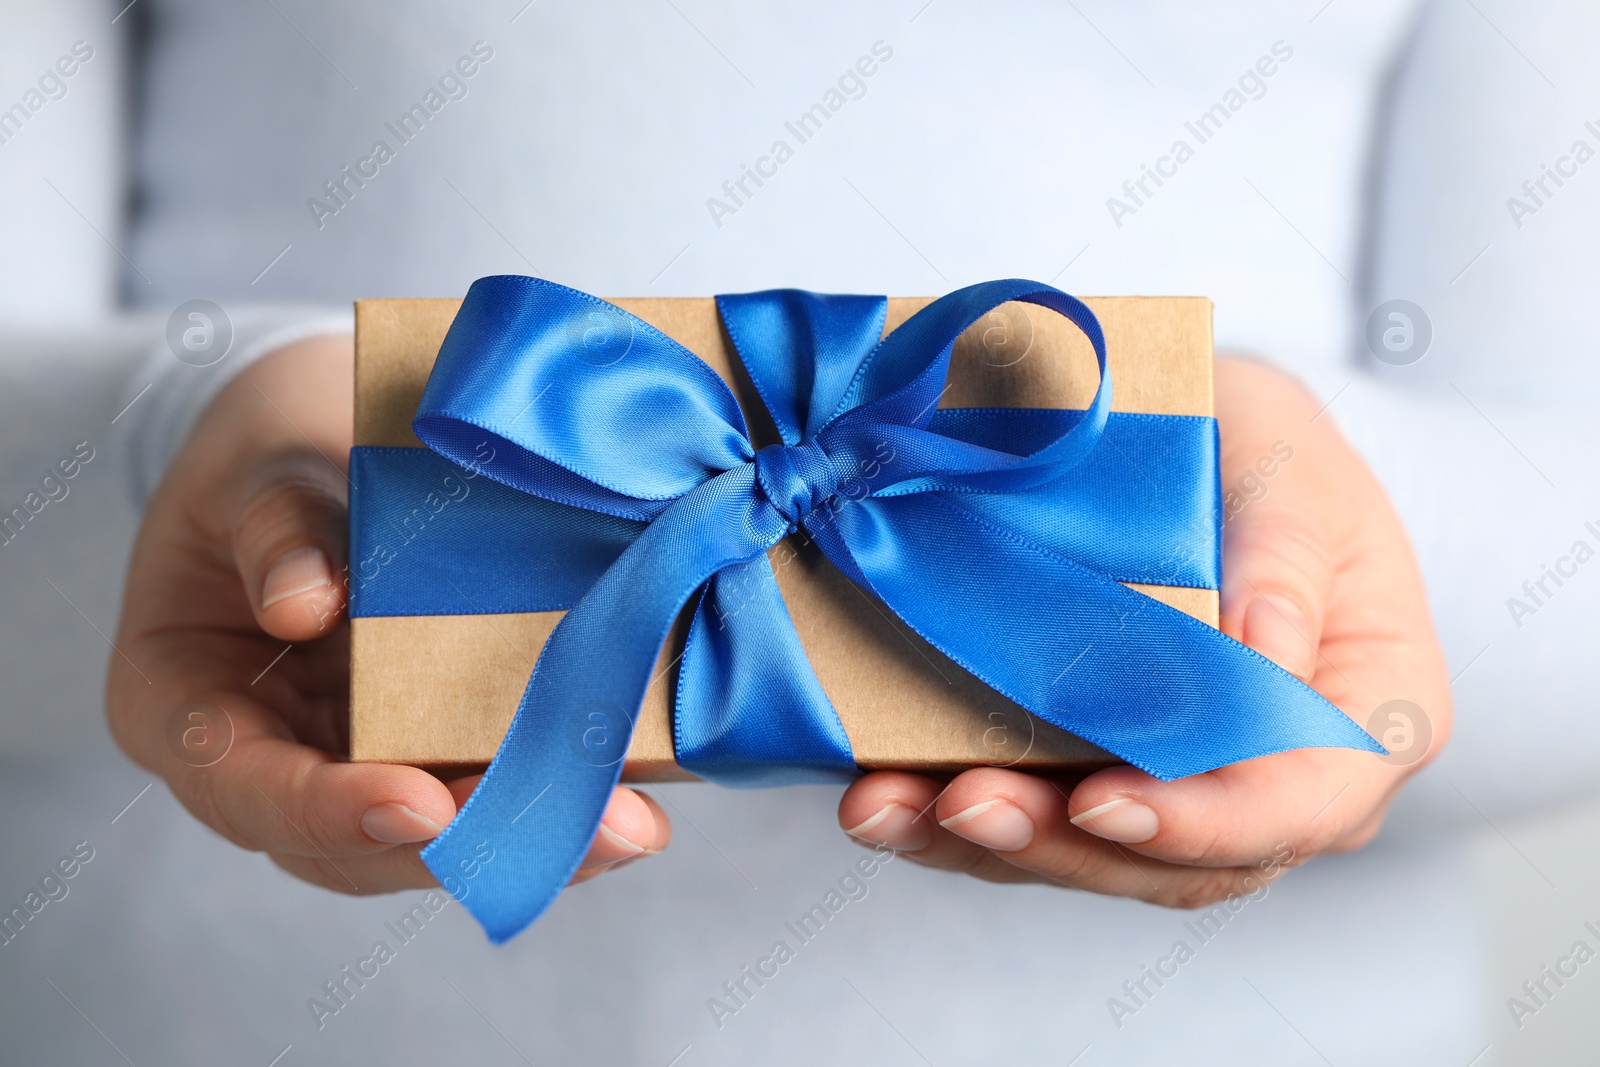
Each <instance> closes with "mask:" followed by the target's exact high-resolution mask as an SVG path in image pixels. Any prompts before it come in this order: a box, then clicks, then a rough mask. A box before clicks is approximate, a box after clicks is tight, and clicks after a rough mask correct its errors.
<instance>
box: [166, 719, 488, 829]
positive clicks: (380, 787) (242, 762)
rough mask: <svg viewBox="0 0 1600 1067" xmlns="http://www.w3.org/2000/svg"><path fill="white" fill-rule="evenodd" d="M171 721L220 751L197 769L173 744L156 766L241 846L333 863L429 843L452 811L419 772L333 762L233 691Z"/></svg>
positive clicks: (186, 801)
mask: <svg viewBox="0 0 1600 1067" xmlns="http://www.w3.org/2000/svg"><path fill="white" fill-rule="evenodd" d="M196 716H199V718H196ZM175 719H176V721H177V723H179V724H182V723H184V722H186V721H191V720H192V721H195V722H198V723H203V724H205V726H206V727H207V728H208V729H211V730H214V731H216V732H217V734H218V735H219V737H220V738H221V739H220V740H219V741H218V742H217V744H218V747H219V748H220V751H212V752H207V753H206V756H205V759H204V761H203V763H204V765H197V764H198V763H200V762H202V761H198V760H191V759H188V758H185V755H184V753H185V750H184V748H183V747H182V746H181V745H178V744H173V745H170V746H168V749H167V750H166V751H164V752H163V755H162V758H161V759H160V763H159V765H158V766H157V768H156V769H157V770H158V772H159V773H161V774H162V776H163V777H165V778H166V779H167V782H168V784H169V785H170V786H171V787H172V791H173V793H174V794H175V795H176V796H177V797H178V799H179V800H180V801H181V802H182V803H183V805H184V806H185V807H186V808H188V809H189V811H190V812H191V813H193V814H194V815H195V817H196V818H198V819H200V820H201V821H202V822H204V823H205V824H206V825H208V826H210V827H211V828H212V829H214V830H216V831H217V832H218V833H220V834H222V835H223V836H224V837H226V838H228V839H229V840H230V841H233V842H234V843H235V844H237V845H240V846H241V847H244V848H250V849H259V850H264V851H268V852H274V853H287V854H291V855H300V856H312V857H318V858H323V859H327V858H334V859H337V858H338V857H341V856H352V855H363V854H371V853H376V852H381V851H384V850H385V849H388V848H390V847H391V846H393V845H395V844H407V843H413V842H418V841H425V840H429V839H431V838H433V837H435V836H437V835H438V834H439V832H440V831H441V830H443V829H444V827H445V825H446V824H448V823H449V822H450V820H451V819H452V818H453V817H454V816H455V811H456V807H455V802H454V801H453V800H452V798H451V795H450V790H449V789H448V788H447V787H446V786H445V784H444V783H443V782H441V781H439V779H437V778H435V777H434V776H433V775H431V774H429V773H427V772H426V771H423V770H419V769H417V768H415V767H401V766H395V765H391V764H381V763H341V762H338V761H336V760H334V759H333V758H332V757H331V756H329V755H328V754H327V753H326V752H323V751H321V750H319V749H314V748H310V747H308V746H306V745H302V744H298V743H296V742H295V741H294V740H293V738H292V737H290V736H289V731H288V729H287V727H285V726H284V725H283V722H282V720H281V719H279V718H278V717H277V716H276V715H274V714H272V713H271V712H270V711H269V710H267V709H266V708H265V707H263V706H262V705H261V704H259V703H257V702H255V701H254V700H251V699H250V698H248V697H245V696H243V695H241V694H237V693H227V692H215V693H210V694H207V695H206V696H204V697H201V698H199V699H197V700H195V701H191V702H190V703H189V704H186V705H185V706H184V707H182V708H180V709H179V710H178V713H177V715H176V716H175Z"/></svg>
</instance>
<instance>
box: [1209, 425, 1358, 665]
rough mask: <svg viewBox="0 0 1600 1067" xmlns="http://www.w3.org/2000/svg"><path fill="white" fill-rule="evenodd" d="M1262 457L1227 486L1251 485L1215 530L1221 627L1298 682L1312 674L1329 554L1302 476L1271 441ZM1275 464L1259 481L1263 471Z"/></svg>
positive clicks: (1317, 508)
mask: <svg viewBox="0 0 1600 1067" xmlns="http://www.w3.org/2000/svg"><path fill="white" fill-rule="evenodd" d="M1274 447H1276V448H1277V450H1278V454H1277V455H1276V456H1274V455H1273V454H1272V452H1271V451H1270V450H1269V451H1267V452H1266V453H1264V455H1265V456H1266V457H1267V458H1266V459H1264V460H1261V459H1255V458H1254V457H1252V463H1251V465H1250V467H1249V468H1247V469H1245V470H1244V471H1243V473H1236V474H1235V475H1234V477H1233V478H1232V479H1230V480H1229V482H1228V483H1227V484H1230V485H1232V484H1234V483H1238V484H1240V485H1245V486H1251V487H1254V486H1259V487H1262V488H1261V489H1259V490H1257V489H1254V488H1250V489H1247V490H1245V491H1247V492H1257V491H1259V492H1261V495H1260V496H1258V497H1257V498H1256V499H1253V500H1251V499H1246V500H1245V502H1244V503H1243V505H1242V506H1240V507H1239V508H1238V510H1237V511H1235V512H1234V513H1233V514H1232V516H1231V517H1230V518H1229V520H1228V522H1227V525H1226V527H1225V528H1224V533H1223V542H1222V544H1223V567H1222V573H1223V581H1222V629H1223V630H1224V631H1225V632H1226V633H1227V634H1228V635H1229V636H1231V637H1234V638H1236V639H1238V640H1239V641H1242V642H1243V643H1244V644H1246V645H1249V646H1250V647H1251V648H1253V649H1255V650H1256V651H1257V652H1259V653H1261V654H1262V655H1263V656H1265V657H1267V658H1268V659H1270V660H1271V661H1272V662H1274V663H1276V664H1277V665H1278V666H1280V667H1282V668H1283V669H1284V670H1286V671H1288V672H1289V673H1290V674H1293V675H1295V676H1296V677H1298V678H1300V679H1301V680H1303V681H1310V680H1311V677H1312V675H1314V674H1315V673H1316V666H1317V649H1318V646H1319V644H1320V643H1321V640H1322V624H1323V619H1324V617H1325V615H1326V612H1327V602H1328V596H1329V591H1330V589H1331V588H1332V585H1333V552H1332V549H1331V547H1330V546H1329V544H1328V539H1327V537H1326V535H1325V532H1324V531H1325V525H1326V524H1325V523H1323V522H1321V521H1320V520H1319V518H1318V516H1319V515H1320V514H1321V513H1322V511H1323V510H1324V508H1323V506H1322V505H1321V502H1319V501H1318V500H1317V499H1315V497H1314V496H1312V495H1311V492H1312V491H1313V487H1309V486H1306V485H1304V484H1302V482H1303V478H1302V477H1297V475H1300V476H1303V475H1305V474H1309V473H1310V471H1309V470H1306V469H1305V467H1306V466H1307V465H1304V464H1303V465H1302V469H1301V470H1296V469H1294V468H1293V464H1292V462H1289V461H1288V460H1285V458H1284V457H1285V454H1287V456H1288V459H1289V460H1292V457H1293V450H1292V448H1288V447H1287V446H1285V445H1284V443H1283V442H1281V441H1280V442H1277V444H1276V445H1275V446H1274ZM1274 466H1275V467H1277V468H1278V470H1277V471H1276V472H1275V473H1276V474H1277V478H1276V479H1273V480H1271V481H1268V480H1265V479H1266V477H1267V476H1266V475H1264V474H1263V469H1264V468H1265V469H1270V468H1272V467H1274Z"/></svg>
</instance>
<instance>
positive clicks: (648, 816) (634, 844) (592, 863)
mask: <svg viewBox="0 0 1600 1067" xmlns="http://www.w3.org/2000/svg"><path fill="white" fill-rule="evenodd" d="M671 841H672V822H671V820H669V819H668V818H667V813H666V812H665V811H663V810H662V809H661V806H660V805H659V804H657V803H656V802H655V799H654V798H653V797H651V796H649V795H648V794H645V793H640V792H636V791H635V790H632V789H628V788H625V787H618V788H617V790H616V791H615V792H613V793H612V794H611V800H610V802H609V803H608V804H607V805H606V811H605V814H604V815H603V816H601V818H600V827H599V829H598V830H596V831H595V835H594V841H593V842H592V843H591V844H590V846H589V852H588V854H587V855H586V856H584V858H583V864H582V866H580V867H579V868H578V871H577V873H576V874H574V875H573V877H572V881H573V883H574V884H576V883H578V882H586V881H588V880H589V879H590V878H593V877H594V876H595V875H598V874H601V873H603V872H605V871H607V870H611V869H614V868H616V867H619V866H621V865H623V864H625V863H630V862H632V861H633V860H638V859H648V858H649V857H651V856H654V855H657V854H659V853H660V852H661V850H662V849H664V848H666V847H667V845H668V844H669V843H670V842H671Z"/></svg>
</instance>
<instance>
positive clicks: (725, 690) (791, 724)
mask: <svg viewBox="0 0 1600 1067" xmlns="http://www.w3.org/2000/svg"><path fill="white" fill-rule="evenodd" d="M673 740H674V744H675V747H676V749H677V759H678V764H679V766H681V767H683V768H684V769H686V770H689V771H692V772H693V773H695V774H697V775H699V776H700V777H702V778H705V779H708V780H709V781H713V782H716V783H717V784H718V785H722V786H733V787H739V788H755V787H762V786H774V785H800V784H806V783H818V782H843V781H849V780H850V779H852V778H854V777H855V776H856V775H857V774H858V773H860V772H859V771H858V770H857V769H856V762H855V756H854V754H853V753H852V751H851V748H850V739H849V738H848V737H846V736H845V732H844V724H843V723H841V722H840V721H839V713H838V712H837V711H835V710H834V707H833V703H832V702H831V701H829V699H828V694H827V693H825V692H823V689H822V683H821V682H819V681H818V680H817V675H816V672H815V671H813V670H812V669H811V662H810V660H808V659H807V658H806V652H805V649H804V648H803V647H801V645H800V635H799V634H797V633H796V632H795V628H794V621H793V619H791V618H790V616H789V611H788V609H787V608H786V607H785V606H784V603H783V594H782V593H780V592H779V591H778V582H777V579H776V577H775V576H774V575H773V573H772V564H771V563H770V562H769V561H768V559H767V558H766V557H765V556H763V557H760V558H757V559H753V560H750V561H749V562H748V563H739V564H735V565H734V566H731V567H727V568H725V569H724V570H722V571H719V572H718V573H717V574H716V575H715V576H714V577H713V578H712V579H711V581H709V582H708V583H706V588H705V591H704V592H703V593H702V594H701V599H700V603H699V605H698V607H697V609H696V611H695V615H694V619H693V621H692V622H691V624H690V628H689V637H688V640H687V642H686V643H685V644H684V650H683V663H682V665H681V666H680V667H679V668H678V701H677V713H676V715H675V716H674V717H673Z"/></svg>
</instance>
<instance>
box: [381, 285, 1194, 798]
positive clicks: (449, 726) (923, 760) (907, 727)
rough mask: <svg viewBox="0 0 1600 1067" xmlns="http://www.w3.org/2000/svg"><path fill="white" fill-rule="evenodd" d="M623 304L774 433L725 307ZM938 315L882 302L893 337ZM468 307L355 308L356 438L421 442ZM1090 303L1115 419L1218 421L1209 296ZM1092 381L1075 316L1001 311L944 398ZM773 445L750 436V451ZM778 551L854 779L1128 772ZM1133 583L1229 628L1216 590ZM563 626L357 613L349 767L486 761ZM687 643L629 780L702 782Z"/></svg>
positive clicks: (1039, 404) (654, 696) (803, 549)
mask: <svg viewBox="0 0 1600 1067" xmlns="http://www.w3.org/2000/svg"><path fill="white" fill-rule="evenodd" d="M613 302H614V303H615V304H617V305H618V306H619V307H621V308H623V309H624V310H625V311H628V312H631V313H632V314H634V315H637V316H638V317H639V318H641V319H643V320H644V321H646V322H648V323H650V324H651V325H653V326H655V327H656V328H657V329H659V330H661V331H662V332H663V333H665V334H666V335H667V336H669V337H671V338H672V339H673V340H675V341H677V342H679V343H680V344H682V345H684V346H685V347H687V348H688V349H690V350H691V351H693V352H694V353H696V354H697V355H699V356H700V357H701V358H702V359H704V360H705V361H706V363H707V364H709V365H710V366H711V367H712V368H713V369H714V370H715V371H716V372H717V373H718V374H719V375H721V376H722V378H723V379H724V380H725V381H727V382H728V383H729V384H730V386H731V387H732V389H733V391H734V394H735V395H736V396H737V397H738V398H739V401H740V404H741V406H742V407H743V409H744V411H745V414H746V417H747V420H748V421H749V423H750V425H751V426H752V427H757V428H758V429H756V431H755V432H756V433H757V434H760V432H761V431H760V429H759V427H761V426H763V425H766V424H767V422H766V420H765V419H764V418H763V417H761V413H760V412H759V405H758V403H756V404H753V403H752V401H753V400H754V397H753V394H752V391H751V389H750V384H749V381H748V379H747V378H745V377H744V376H743V374H742V373H741V372H740V371H738V370H736V369H735V368H736V365H737V363H736V359H735V357H734V355H733V351H732V346H731V344H730V342H729V340H728V337H727V335H726V333H725V331H724V329H723V327H722V323H721V321H720V319H719V317H718V314H717V309H716V304H715V301H714V300H712V299H710V298H703V299H701V298H694V299H670V298H644V299H619V300H615V301H613ZM929 302H930V299H928V298H893V299H890V300H889V305H888V318H887V322H886V323H885V327H884V330H885V333H888V332H889V331H892V330H894V329H895V328H896V327H897V326H899V325H900V324H901V323H902V322H904V321H905V320H906V319H908V318H910V317H911V315H912V314H914V313H915V312H916V311H917V310H919V309H920V308H922V307H923V306H924V305H926V304H928V303H929ZM460 303H461V302H460V301H459V300H415V299H408V300H363V301H358V302H357V304H356V371H355V375H356V381H355V398H356V399H355V444H357V445H386V446H400V447H409V448H420V447H422V443H421V441H419V440H418V439H417V437H416V436H415V435H414V434H413V433H412V430H411V421H412V418H413V416H414V415H415V414H416V410H417V405H418V402H419V401H420V400H421V398H422V392H423V388H424V386H425V385H426V383H427V379H428V374H429V371H430V369H431V368H432V366H433V362H434V359H435V357H436V355H437V354H438V351H439V346H440V344H441V342H442V341H443V340H444V336H445V333H446V331H447V330H448V329H449V327H450V323H451V320H452V319H453V318H454V316H455V313H456V310H457V308H458V307H459V306H460ZM1085 303H1087V304H1088V305H1089V307H1090V308H1091V309H1092V310H1093V312H1094V313H1095V315H1096V316H1097V317H1098V318H1099V320H1100V323H1101V325H1102V327H1103V328H1104V331H1105V337H1106V347H1107V353H1108V365H1109V367H1110V371H1111V377H1112V381H1113V383H1114V390H1113V400H1114V402H1113V410H1116V411H1125V412H1145V413H1150V414H1162V415H1202V416H1209V415H1212V414H1213V393H1212V385H1213V373H1212V370H1213V368H1212V342H1211V302H1210V301H1209V300H1206V299H1204V298H1199V297H1101V298H1087V299H1086V300H1085ZM1097 380H1098V371H1097V368H1096V365H1095V359H1094V354H1093V351H1092V349H1091V348H1090V345H1089V342H1088V341H1087V339H1086V338H1085V337H1084V336H1083V335H1082V334H1081V333H1080V332H1079V331H1078V330H1077V329H1076V328H1075V327H1074V326H1073V325H1072V324H1071V323H1070V322H1068V321H1067V320H1066V319H1064V318H1061V317H1060V316H1058V315H1055V314H1053V313H1050V312H1048V311H1046V310H1044V309H1043V308H1039V307H1036V306H1033V305H1025V304H1006V305H1002V306H1001V307H1000V308H998V309H996V310H995V311H993V312H991V313H990V314H989V315H987V316H985V317H984V319H983V320H981V321H980V322H978V323H977V324H976V325H974V326H973V327H972V328H971V329H969V330H968V331H967V333H966V334H965V335H963V337H962V338H961V340H960V341H958V342H957V344H956V346H955V352H954V355H953V357H952V360H951V370H950V380H949V389H948V390H947V392H946V393H945V394H944V397H943V399H942V400H941V402H940V403H941V406H942V407H956V408H960V407H1036V408H1083V407H1085V406H1087V404H1088V403H1089V401H1090V400H1091V398H1092V397H1093V394H1094V390H1095V386H1096V383H1097ZM767 443H770V442H769V440H760V439H758V440H757V441H756V444H757V445H758V446H759V445H762V444H767ZM465 473H470V472H465ZM1201 476H1202V475H1201V474H1200V473H1199V472H1197V473H1196V477H1197V478H1198V477H1201ZM421 536H426V534H425V533H423V534H422V535H421ZM1207 550H1208V551H1212V550H1214V548H1213V547H1211V546H1207ZM769 557H770V559H771V561H772V565H773V569H774V571H775V573H776V575H777V580H778V586H779V589H780V590H781V592H782V596H783V600H784V602H785V603H786V605H787V606H788V609H789V613H790V615H791V616H792V617H793V619H794V623H795V627H796V629H797V631H798V633H799V635H800V639H801V643H802V644H803V645H804V648H805V651H806V654H807V655H808V657H809V659H810V662H811V665H812V667H813V669H814V670H815V672H816V675H817V678H818V679H819V681H820V682H821V683H822V686H823V689H824V690H825V691H826V692H827V694H828V697H829V698H830V700H831V701H832V703H833V705H834V707H835V708H836V709H837V710H838V713H839V717H840V719H841V720H842V722H843V724H844V727H845V731H846V733H847V734H848V735H849V738H850V743H851V746H852V748H853V749H854V752H855V757H856V761H857V763H858V764H859V765H860V766H861V767H863V768H867V769H886V768H898V769H905V770H915V771H923V772H929V773H952V772H956V771H960V770H962V769H965V768H969V767H973V766H979V765H1007V766H1016V767H1019V768H1025V769H1028V770H1032V771H1042V772H1047V773H1052V774H1063V775H1071V774H1075V773H1083V772H1087V771H1089V770H1092V769H1094V768H1097V767H1102V766H1105V765H1107V764H1111V763H1116V762H1118V761H1117V759H1116V758H1115V757H1114V756H1112V755H1110V754H1109V753H1107V752H1105V751H1104V750H1103V749H1100V748H1098V747H1096V746H1095V745H1092V744H1090V743H1089V742H1087V741H1084V740H1082V739H1080V738H1078V737H1075V736H1074V735H1072V734H1069V733H1067V732H1065V731H1063V730H1061V729H1059V728H1058V727H1055V726H1053V725H1051V724H1048V723H1045V722H1043V721H1042V720H1039V719H1037V718H1036V717H1034V716H1033V715H1031V714H1030V713H1029V712H1027V711H1026V710H1025V709H1023V708H1022V707H1021V706H1019V705H1017V704H1015V703H1013V702H1012V701H1010V700H1009V699H1007V698H1006V697H1004V696H1002V695H1000V694H999V693H997V692H995V691H994V690H992V689H990V688H989V687H988V686H986V685H984V684H983V683H982V682H981V681H979V680H978V679H977V678H975V677H973V676H972V675H971V674H968V673H967V672H966V671H965V670H963V669H962V668H961V667H959V666H957V665H956V664H955V663H954V662H952V661H951V660H949V659H948V658H946V657H945V656H944V655H943V654H942V653H940V652H939V651H937V650H936V649H935V648H934V647H933V646H932V645H930V644H928V643H927V642H926V641H924V640H923V639H922V638H920V637H919V636H917V635H916V634H915V633H913V632H912V631H911V630H910V629H909V628H907V627H906V626H905V625H904V624H903V623H901V622H900V621H899V620H898V619H896V618H895V617H894V616H893V615H892V614H891V613H890V612H889V611H888V609H887V608H885V607H884V606H882V605H881V604H878V603H876V602H875V601H874V600H872V599H870V598H869V597H868V595H867V594H865V593H864V592H862V591H861V590H860V589H858V588H857V587H855V586H854V585H853V584H852V583H851V582H850V581H849V580H848V579H846V578H845V577H844V576H843V575H842V574H841V573H839V572H838V571H837V570H836V569H835V568H834V567H833V565H832V564H830V563H828V562H827V561H826V560H824V559H823V558H822V556H821V553H820V552H819V551H818V550H817V549H816V548H815V546H813V545H811V544H810V543H809V540H808V539H807V538H806V537H805V534H804V531H803V530H802V531H801V532H800V533H799V534H797V535H795V536H793V537H791V538H789V539H787V540H786V541H784V542H782V543H780V544H779V545H778V546H777V547H775V548H774V549H772V551H771V552H770V553H769ZM361 562H362V561H358V560H354V559H352V560H351V561H350V568H351V575H352V581H355V580H358V573H359V568H360V566H361ZM1132 588H1134V589H1136V590H1138V591H1139V592H1141V593H1144V594H1145V595H1147V596H1151V597H1154V598H1155V599H1157V600H1160V601H1162V602H1164V603H1166V604H1169V605H1171V606H1172V607H1174V608H1177V609H1178V610H1180V611H1183V612H1185V613H1187V614H1188V615H1191V616H1193V617H1194V618H1196V619H1199V620H1201V621H1202V622H1205V623H1207V624H1209V625H1211V626H1216V625H1217V613H1218V599H1217V597H1218V594H1217V593H1216V592H1215V591H1214V590H1207V589H1193V588H1184V587H1172V586H1144V585H1135V586H1132ZM561 615H562V612H559V611H548V612H530V613H521V614H484V615H473V614H465V615H432V616H397V617H369V618H356V619H353V620H352V621H351V635H350V638H351V641H350V647H351V652H350V656H351V671H350V754H351V758H352V759H354V760H357V761H378V762H389V763H406V764H413V765H417V766H422V767H427V768H430V769H434V770H438V771H440V772H460V771H467V770H472V769H481V768H482V767H483V766H485V765H487V764H488V762H489V761H490V759H492V758H493V756H494V754H495V751H496V749H497V748H498V747H499V745H500V742H501V740H502V738H503V737H504V736H505V733H506V730H507V728H508V727H509V725H510V723H511V718H512V715H513V714H514V713H515V710H516V708H517V705H518V703H519V701H520V699H521V697H522V692H523V689H524V688H525V687H526V685H527V682H528V675H529V673H530V671H531V670H532V667H533V664H534V662H535V661H536V659H537V658H538V654H539V650H540V648H541V647H542V646H543V644H544V641H545V640H546V638H548V637H549V635H550V632H551V631H552V630H553V629H554V628H555V625H556V623H557V621H558V620H559V619H560V617H561ZM680 628H681V627H680ZM681 648H682V646H681V643H680V641H679V639H678V637H677V636H675V637H674V639H672V640H669V641H668V643H667V645H666V647H665V648H664V649H663V651H662V653H661V658H660V660H659V661H658V665H657V671H656V674H655V680H654V681H653V682H652V683H651V685H650V688H649V690H648V692H647V693H646V696H645V700H644V704H643V706H642V707H641V708H640V711H639V716H638V719H637V722H636V726H635V730H634V735H633V740H632V745H631V747H630V748H629V750H628V754H627V760H626V763H625V766H624V772H623V777H624V779H627V780H632V781H668V780H679V779H688V778H692V777H693V776H692V775H690V774H688V772H686V771H684V770H682V769H681V768H679V767H678V766H677V764H676V763H675V762H674V759H673V743H672V722H671V708H672V696H673V682H674V674H673V672H674V667H675V664H676V658H677V656H678V654H679V652H680V651H681Z"/></svg>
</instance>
